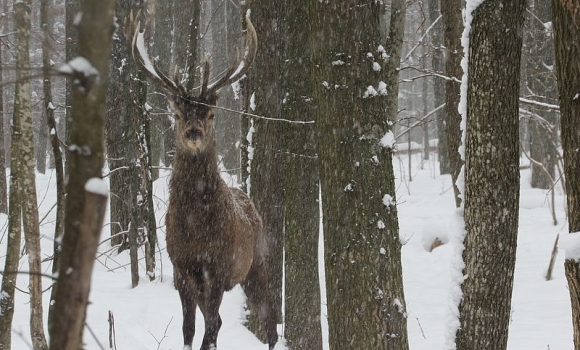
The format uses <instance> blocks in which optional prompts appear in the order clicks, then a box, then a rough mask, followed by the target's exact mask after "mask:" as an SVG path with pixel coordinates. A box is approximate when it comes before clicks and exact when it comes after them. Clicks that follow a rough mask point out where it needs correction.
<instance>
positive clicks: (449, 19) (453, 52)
mask: <svg viewBox="0 0 580 350" xmlns="http://www.w3.org/2000/svg"><path fill="white" fill-rule="evenodd" d="M441 15H442V16H443V23H444V27H445V28H444V32H443V34H444V41H445V47H446V48H447V53H446V57H445V74H446V75H447V76H448V77H450V78H451V79H449V80H447V81H446V82H445V129H446V135H447V151H446V152H447V157H448V159H449V172H450V173H451V182H452V183H453V193H454V194H455V206H457V207H458V208H459V206H460V205H461V198H460V197H459V188H458V187H457V184H456V182H457V178H458V176H459V172H460V170H461V166H462V165H463V161H462V160H461V155H460V154H459V146H460V145H461V129H460V127H459V124H460V123H461V114H459V109H458V107H459V96H460V84H459V81H461V76H462V75H463V71H462V70H461V58H462V57H463V48H462V47H461V33H462V32H463V22H462V19H461V0H441Z"/></svg>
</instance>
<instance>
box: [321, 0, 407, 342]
mask: <svg viewBox="0 0 580 350" xmlns="http://www.w3.org/2000/svg"><path fill="white" fill-rule="evenodd" d="M405 3H406V2H405V1H393V2H392V5H391V21H390V32H389V40H388V41H387V43H386V44H385V45H384V46H379V45H380V44H381V42H380V25H379V24H380V8H379V6H380V5H379V3H378V2H368V1H362V0H349V1H340V2H338V1H333V2H330V3H322V2H317V1H316V2H313V5H312V6H313V8H311V12H310V13H311V16H313V17H314V19H315V20H314V21H313V23H315V26H316V31H315V36H314V43H315V44H314V47H313V52H314V55H315V61H314V62H313V64H314V67H315V71H314V79H315V81H317V82H322V83H317V84H315V85H314V86H315V101H316V105H317V106H318V108H319V109H318V111H317V116H318V117H317V119H316V129H317V140H318V153H319V157H320V183H321V186H322V212H323V224H324V253H325V265H326V287H327V305H328V323H329V345H330V349H332V350H334V349H397V350H405V349H408V347H409V345H408V337H407V314H406V304H405V298H404V291H403V279H402V268H401V242H400V239H399V226H398V219H397V207H396V196H395V181H394V173H393V165H392V153H391V152H392V149H391V147H392V144H390V143H391V142H390V141H392V140H393V138H394V137H392V133H391V124H390V123H389V120H391V121H394V120H395V119H396V115H397V95H398V70H397V68H398V67H399V62H400V54H401V46H402V38H403V29H404V22H405ZM337 53H338V54H337ZM369 53H370V55H369ZM371 55H372V57H371ZM375 63H376V64H379V65H380V66H381V69H380V70H375V69H373V66H376V65H375ZM371 84H372V87H371V86H369V85H371Z"/></svg>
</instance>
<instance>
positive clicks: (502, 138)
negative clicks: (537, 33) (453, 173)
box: [456, 0, 525, 350]
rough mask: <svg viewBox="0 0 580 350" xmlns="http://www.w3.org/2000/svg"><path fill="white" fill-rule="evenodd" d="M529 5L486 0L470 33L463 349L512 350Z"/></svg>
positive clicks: (460, 338) (461, 310) (475, 15)
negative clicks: (525, 27)
mask: <svg viewBox="0 0 580 350" xmlns="http://www.w3.org/2000/svg"><path fill="white" fill-rule="evenodd" d="M524 9H525V0H502V1H484V2H483V3H481V5H479V7H477V9H475V10H474V11H473V22H472V24H471V32H470V35H469V40H470V42H469V69H468V87H467V94H468V95H467V101H468V104H467V134H466V152H465V157H466V159H465V229H466V237H465V241H464V246H465V250H464V251H463V260H464V262H465V269H464V275H466V276H467V278H466V280H465V281H464V282H463V284H462V286H461V289H462V292H463V299H462V301H461V303H460V305H459V319H460V322H461V325H460V328H459V330H458V332H457V335H456V344H457V349H473V350H476V349H479V350H484V349H485V350H500V349H506V346H507V336H508V325H509V318H510V312H511V296H512V287H513V277H514V267H515V258H516V243H517V232H518V210H519V185H520V182H519V181H520V171H519V129H518V126H519V124H518V123H519V118H518V113H519V78H520V59H521V49H522V28H523V15H524Z"/></svg>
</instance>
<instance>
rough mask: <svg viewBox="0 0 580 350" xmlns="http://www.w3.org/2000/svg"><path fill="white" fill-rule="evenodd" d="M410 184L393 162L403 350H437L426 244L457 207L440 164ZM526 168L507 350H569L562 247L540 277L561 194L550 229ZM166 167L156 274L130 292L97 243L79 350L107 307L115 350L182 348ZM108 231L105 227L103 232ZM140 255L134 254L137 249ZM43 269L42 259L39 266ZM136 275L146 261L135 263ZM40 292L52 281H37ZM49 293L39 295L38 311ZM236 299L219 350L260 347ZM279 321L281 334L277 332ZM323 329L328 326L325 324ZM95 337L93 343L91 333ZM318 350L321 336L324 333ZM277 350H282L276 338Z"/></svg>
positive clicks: (21, 303) (21, 306)
mask: <svg viewBox="0 0 580 350" xmlns="http://www.w3.org/2000/svg"><path fill="white" fill-rule="evenodd" d="M412 157H413V160H414V169H413V170H412V175H413V181H412V182H408V181H407V180H405V179H407V178H408V174H407V173H406V172H407V169H403V168H402V167H405V166H406V164H407V159H406V155H402V156H401V159H397V158H395V160H394V164H395V167H396V169H399V170H398V173H397V177H398V179H397V182H398V184H399V186H398V193H397V195H398V199H397V202H398V209H399V222H400V227H401V232H400V234H401V238H402V240H403V241H404V242H406V244H405V245H404V246H403V273H404V282H405V294H406V295H405V296H406V301H407V311H408V314H409V321H408V325H409V339H410V346H411V350H432V349H441V348H443V344H444V334H445V331H444V328H445V326H446V324H447V320H446V319H447V317H448V303H449V300H450V299H449V286H450V258H451V256H452V254H453V247H452V246H451V245H450V244H446V245H443V246H441V247H438V248H436V249H435V250H433V252H428V251H427V249H426V248H425V246H426V245H428V243H429V242H430V241H429V240H430V239H431V238H433V237H435V236H437V237H439V238H441V239H442V240H444V241H445V240H447V239H449V235H450V232H451V231H452V225H453V215H454V212H455V208H454V202H453V191H452V189H451V179H450V176H448V175H444V176H439V175H438V165H437V164H436V163H435V162H433V161H431V162H426V163H425V164H423V169H421V168H420V166H419V163H420V155H412ZM529 177H530V171H529V170H523V171H522V181H521V182H522V186H521V188H522V190H521V205H520V208H521V209H520V230H519V238H518V252H517V263H516V264H517V265H516V272H515V283H514V292H513V302H512V308H513V310H512V319H511V324H510V335H509V346H508V348H509V349H512V350H518V349H526V350H535V349H538V350H546V349H549V350H571V349H573V344H572V324H571V315H570V314H571V313H570V301H569V296H568V289H567V284H566V279H565V277H564V271H563V263H564V253H563V252H560V253H559V254H558V258H557V261H556V266H555V269H554V273H553V280H551V281H546V280H545V278H544V276H545V273H546V270H547V267H548V263H549V259H550V253H551V250H552V246H553V243H554V240H555V238H556V235H557V234H558V233H563V234H565V233H566V232H567V225H566V215H565V211H564V201H565V198H564V196H563V195H562V191H561V190H560V189H557V193H556V213H557V217H558V221H559V224H558V225H557V226H553V224H552V218H551V214H550V210H549V195H548V194H547V191H543V190H536V189H531V188H530V186H529ZM167 182H168V173H165V174H163V175H162V177H161V178H160V179H159V180H158V181H157V182H156V184H155V196H156V197H157V200H156V204H155V205H156V210H157V218H158V222H159V226H160V232H159V235H160V245H161V252H160V253H159V254H158V256H160V257H161V262H162V264H160V265H159V266H158V271H157V276H158V278H157V279H156V280H155V281H153V282H149V280H148V278H145V277H142V278H141V281H140V284H139V286H138V287H137V288H135V289H131V288H130V285H131V282H130V271H129V266H128V263H129V258H128V253H126V252H125V253H122V254H120V255H118V254H116V252H115V251H114V250H112V249H111V248H110V246H109V244H108V242H106V243H103V244H102V245H101V246H100V247H99V254H98V258H97V263H96V264H95V271H94V274H93V284H92V291H91V295H90V301H91V304H90V306H89V309H88V318H87V324H88V326H89V327H90V329H91V330H92V332H93V333H94V334H95V337H93V336H91V334H90V333H89V332H87V331H85V336H84V340H85V341H86V343H87V349H101V348H103V349H108V338H109V323H108V314H109V311H110V312H112V313H113V315H114V323H115V339H116V348H117V349H119V350H146V349H147V350H155V349H166V350H168V349H173V350H175V349H181V348H182V338H181V319H182V316H181V308H180V302H179V297H178V295H177V291H175V289H174V288H173V284H172V268H171V264H170V263H169V260H168V257H167V253H166V251H165V249H164V247H165V240H164V227H163V222H164V212H165V208H166V203H167V195H168V193H167ZM37 183H38V196H39V206H40V217H41V218H42V217H44V216H45V215H46V213H47V212H49V211H50V210H51V207H52V206H53V204H54V200H55V180H54V175H53V174H51V173H49V174H47V175H39V176H38V177H37ZM54 217H55V212H54V209H53V210H52V211H51V212H50V213H49V214H48V216H47V217H46V218H45V219H44V221H43V222H42V224H41V231H42V234H43V239H42V243H43V249H44V250H43V256H49V255H51V252H52V248H51V247H52V239H51V237H52V232H53V230H54ZM108 234H109V229H108V226H106V227H105V229H104V231H103V235H102V238H103V239H105V238H106V237H107V236H108ZM5 251H6V216H4V215H2V216H0V266H4V259H5ZM141 256H142V252H141ZM21 268H22V270H27V262H26V259H24V258H23V259H21ZM43 268H44V270H45V271H46V272H50V265H49V263H45V264H43ZM141 275H142V276H144V275H145V274H144V266H143V264H142V266H141ZM27 284H28V283H27V278H26V276H23V275H20V276H19V277H18V286H19V288H20V289H22V290H26V288H27ZM44 285H45V288H46V287H48V286H49V285H50V281H49V280H44ZM48 297H49V293H45V295H44V298H45V313H46V311H47V310H46V305H48ZM27 299H28V296H27V295H25V294H24V293H22V292H18V294H17V300H16V314H15V318H14V328H13V332H14V333H13V349H15V350H25V349H30V348H31V347H30V346H29V345H28V344H29V341H28V340H27V339H28V338H29V333H28V313H29V310H28V301H27ZM243 305H244V295H243V293H242V291H241V289H240V288H239V287H237V288H235V289H234V290H233V291H231V292H228V293H227V294H226V296H225V298H224V301H223V304H222V307H221V315H222V319H223V326H222V329H221V331H220V335H219V338H218V339H219V348H220V349H221V350H228V349H231V350H233V349H236V350H254V349H256V350H258V349H260V350H264V349H266V348H267V346H266V345H263V344H261V343H260V342H259V341H258V340H257V339H256V338H255V337H254V336H253V335H252V334H251V333H250V332H249V331H247V330H246V329H245V328H244V326H243V325H242V324H241V323H242V320H243V318H244V307H243ZM196 329H197V333H196V337H195V339H194V346H193V348H194V349H196V348H199V346H200V344H201V337H202V332H203V318H202V317H201V315H200V314H199V313H198V318H197V327H196ZM282 331H283V329H282V326H279V332H280V333H282ZM323 331H324V332H326V331H327V326H326V322H323ZM95 338H96V339H95ZM325 347H326V348H328V341H327V339H326V335H325ZM276 349H277V350H281V349H284V346H283V345H282V344H280V343H279V344H278V346H277V347H276Z"/></svg>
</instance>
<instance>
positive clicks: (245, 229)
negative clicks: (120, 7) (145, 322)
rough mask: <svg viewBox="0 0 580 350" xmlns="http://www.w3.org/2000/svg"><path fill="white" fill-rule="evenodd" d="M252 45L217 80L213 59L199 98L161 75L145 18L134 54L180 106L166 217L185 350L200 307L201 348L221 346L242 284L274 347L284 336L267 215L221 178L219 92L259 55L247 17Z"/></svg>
mask: <svg viewBox="0 0 580 350" xmlns="http://www.w3.org/2000/svg"><path fill="white" fill-rule="evenodd" d="M246 25H247V32H246V34H245V50H244V54H243V59H242V60H241V61H240V60H239V59H238V55H236V59H235V61H234V64H233V65H232V67H231V68H230V70H229V71H228V72H227V73H226V74H225V75H224V76H223V77H222V78H221V79H219V80H218V81H217V82H215V83H213V84H209V71H210V69H209V62H208V61H207V59H206V62H205V70H204V75H203V84H202V87H201V92H200V94H199V95H198V96H195V95H193V94H192V92H190V91H186V89H185V87H184V86H183V85H182V84H181V82H180V81H179V79H178V78H177V74H174V77H173V80H171V79H169V78H168V77H167V76H166V75H164V74H163V73H161V72H160V71H159V69H158V68H157V66H156V65H155V62H152V61H151V60H150V59H149V56H148V54H147V50H146V49H145V44H144V39H143V33H140V32H139V24H137V26H136V29H135V33H134V36H133V49H132V54H133V59H134V60H135V61H136V62H137V63H138V64H139V65H140V67H141V69H142V70H143V72H144V73H145V74H146V75H147V76H148V77H149V78H150V79H151V80H152V81H153V82H155V83H156V84H159V85H160V86H162V87H163V88H164V90H165V92H166V95H167V99H168V101H169V103H170V105H171V108H172V109H173V111H174V112H175V120H176V125H175V139H176V144H177V147H176V148H177V149H176V153H175V158H174V160H173V162H174V168H173V174H172V176H171V181H170V183H169V191H170V192H169V208H168V211H167V216H166V225H167V251H168V252H169V257H170V259H171V262H172V263H173V267H174V277H175V285H176V287H177V290H178V291H179V297H180V298H181V307H182V311H183V341H184V349H191V343H192V341H193V336H194V333H195V312H196V308H197V306H199V308H200V309H201V312H202V314H203V317H204V319H205V334H204V337H203V342H202V344H201V350H210V349H216V347H217V335H218V331H219V329H220V327H221V324H222V321H221V318H220V315H219V307H220V304H221V302H222V297H223V294H224V291H228V290H230V289H232V288H233V287H234V286H235V285H237V284H241V286H242V288H243V290H244V292H245V293H246V297H247V299H248V302H249V303H251V304H253V305H254V306H255V308H256V310H258V312H259V314H260V317H261V318H262V320H263V322H264V323H265V328H266V333H267V339H268V344H269V348H270V349H273V348H274V345H275V344H276V342H277V340H278V334H277V330H276V316H275V312H274V309H273V302H272V297H271V296H270V294H269V291H268V287H267V286H268V275H267V270H266V266H265V253H266V252H265V244H264V242H263V240H264V238H263V237H262V220H261V218H260V215H259V214H258V212H257V211H256V208H255V207H254V205H253V203H252V202H251V200H250V199H249V198H248V196H247V195H246V194H245V193H244V192H243V191H241V190H240V189H237V188H229V187H228V186H227V185H226V183H225V182H224V181H223V180H222V179H221V177H220V172H219V170H218V157H217V151H216V140H215V131H214V125H213V122H214V110H213V107H214V106H215V105H216V102H217V99H218V95H217V91H218V90H219V89H220V88H222V87H224V86H227V85H229V84H231V83H233V82H236V81H237V80H239V79H240V78H241V77H242V76H244V74H246V72H247V71H248V69H249V68H250V65H251V63H252V61H253V60H254V57H255V56H256V49H257V37H256V31H255V30H254V27H253V25H252V23H251V22H250V20H249V18H248V17H246Z"/></svg>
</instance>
